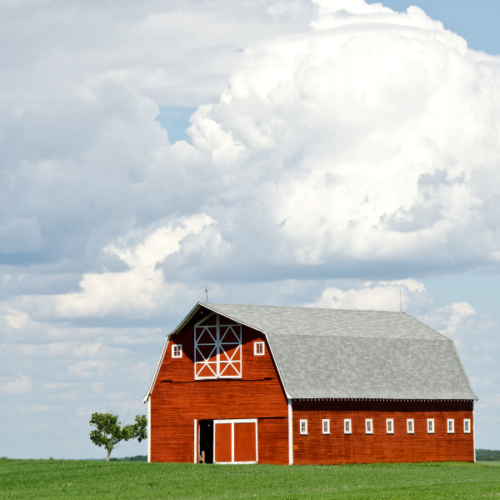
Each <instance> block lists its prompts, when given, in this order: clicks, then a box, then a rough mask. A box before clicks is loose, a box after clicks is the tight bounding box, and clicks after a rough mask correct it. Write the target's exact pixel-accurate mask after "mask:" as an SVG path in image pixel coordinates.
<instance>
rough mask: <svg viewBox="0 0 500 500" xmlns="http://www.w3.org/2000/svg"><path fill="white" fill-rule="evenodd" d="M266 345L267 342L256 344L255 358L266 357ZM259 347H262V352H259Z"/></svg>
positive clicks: (254, 348)
mask: <svg viewBox="0 0 500 500" xmlns="http://www.w3.org/2000/svg"><path fill="white" fill-rule="evenodd" d="M265 346H266V343H265V342H255V343H254V345H253V355H254V356H264V354H265V353H266V347H265ZM259 347H262V352H259Z"/></svg>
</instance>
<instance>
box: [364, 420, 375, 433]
mask: <svg viewBox="0 0 500 500" xmlns="http://www.w3.org/2000/svg"><path fill="white" fill-rule="evenodd" d="M365 429H366V433H367V434H373V419H371V418H367V419H366V420H365Z"/></svg>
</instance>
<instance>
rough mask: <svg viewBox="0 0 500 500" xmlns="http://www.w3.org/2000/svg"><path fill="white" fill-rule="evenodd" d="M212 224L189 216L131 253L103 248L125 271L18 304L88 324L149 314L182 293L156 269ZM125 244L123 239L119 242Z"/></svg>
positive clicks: (85, 279)
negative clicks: (97, 318)
mask: <svg viewBox="0 0 500 500" xmlns="http://www.w3.org/2000/svg"><path fill="white" fill-rule="evenodd" d="M213 222H214V221H213V220H212V219H211V218H210V217H208V216H206V215H199V216H193V217H190V218H186V219H183V220H182V221H179V223H178V224H177V225H176V226H173V225H170V226H165V227H159V228H156V229H154V230H151V231H150V233H149V234H147V236H146V237H145V240H144V241H143V242H141V243H139V244H137V245H134V246H132V247H127V246H120V247H119V246H115V245H109V246H107V247H106V248H105V251H106V252H108V253H109V254H112V255H116V256H117V257H119V258H120V259H121V260H122V261H123V262H124V263H126V264H127V265H128V267H129V269H128V270H126V271H122V272H104V273H100V274H97V273H94V274H85V275H84V276H83V278H82V281H81V282H80V287H81V292H79V293H70V294H63V295H53V296H46V297H40V296H31V297H25V300H24V302H25V303H26V305H27V306H28V307H30V306H31V307H34V308H35V310H37V311H38V314H39V315H42V316H44V317H51V316H52V317H57V318H75V317H84V318H89V317H94V316H104V315H107V314H116V313H121V314H126V315H134V314H135V315H140V316H144V315H150V314H152V313H155V312H156V310H157V309H158V308H159V307H160V306H165V305H166V304H167V303H168V302H169V301H171V300H172V298H174V297H175V296H176V295H180V294H187V293H188V289H187V287H186V286H185V285H184V284H182V283H169V282H168V281H167V280H166V279H165V276H164V275H163V271H162V270H161V269H158V268H157V267H156V266H157V264H159V263H161V262H162V261H163V260H164V259H165V258H166V257H167V256H169V255H171V254H173V253H176V252H179V250H180V248H181V244H182V241H183V240H184V239H185V238H186V237H187V236H189V235H198V234H199V233H201V231H202V230H203V228H204V227H206V226H207V225H210V224H213ZM130 238H131V236H130V235H127V236H126V237H125V238H124V239H125V240H128V239H130ZM95 347H96V348H98V347H99V345H98V344H96V345H95Z"/></svg>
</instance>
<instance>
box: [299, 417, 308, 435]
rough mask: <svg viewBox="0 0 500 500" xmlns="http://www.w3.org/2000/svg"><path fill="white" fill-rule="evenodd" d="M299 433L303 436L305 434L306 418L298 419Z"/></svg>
mask: <svg viewBox="0 0 500 500" xmlns="http://www.w3.org/2000/svg"><path fill="white" fill-rule="evenodd" d="M300 433H301V434H302V435H303V436H307V420H301V421H300Z"/></svg>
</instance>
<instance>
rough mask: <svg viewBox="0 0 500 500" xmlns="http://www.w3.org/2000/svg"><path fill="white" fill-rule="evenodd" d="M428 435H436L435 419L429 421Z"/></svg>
mask: <svg viewBox="0 0 500 500" xmlns="http://www.w3.org/2000/svg"><path fill="white" fill-rule="evenodd" d="M427 434H434V419H433V418H428V419H427Z"/></svg>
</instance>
